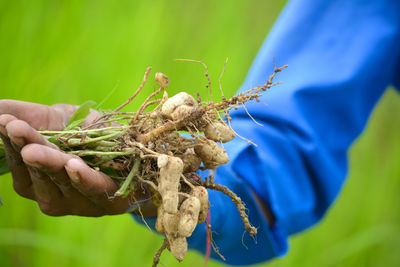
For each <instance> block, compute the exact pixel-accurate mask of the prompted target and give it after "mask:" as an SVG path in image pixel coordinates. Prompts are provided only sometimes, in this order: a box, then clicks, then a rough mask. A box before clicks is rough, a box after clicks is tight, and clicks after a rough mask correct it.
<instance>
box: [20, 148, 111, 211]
mask: <svg viewBox="0 0 400 267" xmlns="http://www.w3.org/2000/svg"><path fill="white" fill-rule="evenodd" d="M21 155H22V158H23V160H24V162H25V163H26V164H27V165H28V170H29V173H30V175H31V179H32V184H33V185H32V187H33V188H34V193H35V198H36V201H37V202H38V204H39V207H40V209H41V210H42V212H43V213H45V214H47V215H51V216H61V215H67V214H73V215H81V216H92V217H97V216H102V215H104V214H105V211H104V208H103V207H101V206H99V205H98V204H97V203H94V202H93V201H91V200H90V198H88V197H86V196H84V195H82V194H81V193H80V192H79V191H78V190H77V189H76V188H75V187H73V186H72V185H71V179H70V178H69V177H68V175H67V173H66V171H65V169H64V166H65V164H66V163H67V162H68V160H70V159H72V158H74V157H75V156H72V155H68V154H65V153H63V152H61V151H57V150H54V149H51V148H50V147H47V146H44V145H39V144H29V145H26V146H25V147H24V148H23V149H22V151H21Z"/></svg>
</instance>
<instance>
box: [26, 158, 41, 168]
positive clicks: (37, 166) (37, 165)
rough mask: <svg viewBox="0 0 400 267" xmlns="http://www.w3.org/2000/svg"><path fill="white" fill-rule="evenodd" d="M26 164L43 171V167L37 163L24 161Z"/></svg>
mask: <svg viewBox="0 0 400 267" xmlns="http://www.w3.org/2000/svg"><path fill="white" fill-rule="evenodd" d="M24 163H25V164H26V165H28V166H30V167H33V168H36V169H42V168H43V166H42V165H40V164H37V163H32V162H27V161H25V160H24Z"/></svg>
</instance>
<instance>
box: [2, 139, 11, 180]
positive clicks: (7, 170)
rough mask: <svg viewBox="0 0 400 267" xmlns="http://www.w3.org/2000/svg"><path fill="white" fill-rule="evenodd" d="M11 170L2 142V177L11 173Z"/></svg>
mask: <svg viewBox="0 0 400 267" xmlns="http://www.w3.org/2000/svg"><path fill="white" fill-rule="evenodd" d="M9 171H10V169H9V168H8V165H7V159H6V155H5V151H4V147H3V146H2V142H0V175H3V174H5V173H7V172H9Z"/></svg>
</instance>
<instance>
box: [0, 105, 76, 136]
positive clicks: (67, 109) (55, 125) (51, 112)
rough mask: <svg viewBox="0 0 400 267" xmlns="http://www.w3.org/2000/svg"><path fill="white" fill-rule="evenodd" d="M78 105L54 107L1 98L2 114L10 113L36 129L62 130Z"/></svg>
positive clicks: (0, 111)
mask: <svg viewBox="0 0 400 267" xmlns="http://www.w3.org/2000/svg"><path fill="white" fill-rule="evenodd" d="M75 109H76V107H74V106H71V105H63V104H59V105H55V106H53V107H50V106H46V105H40V104H35V103H28V102H22V101H16V100H0V115H1V114H10V115H12V116H14V117H17V118H18V119H20V120H24V121H26V122H27V123H28V124H30V125H31V126H32V127H33V128H35V129H36V130H38V129H46V130H62V129H63V128H64V127H65V124H66V123H67V121H68V119H69V118H70V117H71V115H72V113H73V112H74V111H75Z"/></svg>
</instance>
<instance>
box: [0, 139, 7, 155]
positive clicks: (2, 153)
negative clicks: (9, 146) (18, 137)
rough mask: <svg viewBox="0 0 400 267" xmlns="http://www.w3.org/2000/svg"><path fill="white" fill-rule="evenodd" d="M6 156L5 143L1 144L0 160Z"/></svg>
mask: <svg viewBox="0 0 400 267" xmlns="http://www.w3.org/2000/svg"><path fill="white" fill-rule="evenodd" d="M5 155H6V151H5V150H4V146H3V143H1V142H0V158H2V157H4V156H5Z"/></svg>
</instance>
